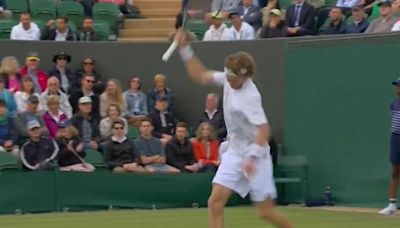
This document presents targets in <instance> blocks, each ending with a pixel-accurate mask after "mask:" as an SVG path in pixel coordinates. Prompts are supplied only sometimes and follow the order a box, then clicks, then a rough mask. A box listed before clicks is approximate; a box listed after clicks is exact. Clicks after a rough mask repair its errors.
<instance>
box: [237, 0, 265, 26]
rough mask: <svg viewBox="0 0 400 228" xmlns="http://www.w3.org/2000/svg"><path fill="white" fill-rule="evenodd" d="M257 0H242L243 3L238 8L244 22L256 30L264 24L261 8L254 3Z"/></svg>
mask: <svg viewBox="0 0 400 228" xmlns="http://www.w3.org/2000/svg"><path fill="white" fill-rule="evenodd" d="M254 1H256V0H242V4H241V5H240V6H239V7H238V8H237V9H236V11H237V12H238V13H239V14H240V17H241V18H242V19H243V21H244V22H246V23H248V24H249V25H251V26H253V28H254V31H257V30H258V29H259V28H260V27H261V24H262V21H261V19H262V14H261V9H260V7H259V6H258V5H254Z"/></svg>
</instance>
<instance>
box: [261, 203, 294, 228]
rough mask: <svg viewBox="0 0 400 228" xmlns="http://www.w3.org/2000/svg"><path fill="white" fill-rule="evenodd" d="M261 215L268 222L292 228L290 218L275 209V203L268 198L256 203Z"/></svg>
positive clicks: (281, 227) (283, 227)
mask: <svg viewBox="0 0 400 228" xmlns="http://www.w3.org/2000/svg"><path fill="white" fill-rule="evenodd" d="M255 205H256V208H257V211H258V215H259V217H260V218H261V219H262V220H264V221H267V222H270V223H272V224H273V225H275V226H276V227H279V228H292V227H293V226H292V224H291V223H290V221H289V219H287V218H286V217H285V216H283V215H281V214H280V213H278V212H276V211H275V209H274V208H275V203H274V201H273V200H271V199H268V200H265V201H263V202H257V203H255Z"/></svg>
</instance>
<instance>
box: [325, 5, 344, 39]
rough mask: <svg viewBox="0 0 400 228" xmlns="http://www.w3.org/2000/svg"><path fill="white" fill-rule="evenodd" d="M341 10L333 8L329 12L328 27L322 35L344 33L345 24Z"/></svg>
mask: <svg viewBox="0 0 400 228" xmlns="http://www.w3.org/2000/svg"><path fill="white" fill-rule="evenodd" d="M342 18H343V14H342V10H341V9H340V8H339V7H333V8H332V9H331V11H330V12H329V19H330V20H331V23H329V25H328V27H327V28H326V29H325V30H324V31H323V32H322V34H324V35H335V34H336V35H337V34H345V33H346V29H347V26H346V23H345V22H344V21H343V19H342Z"/></svg>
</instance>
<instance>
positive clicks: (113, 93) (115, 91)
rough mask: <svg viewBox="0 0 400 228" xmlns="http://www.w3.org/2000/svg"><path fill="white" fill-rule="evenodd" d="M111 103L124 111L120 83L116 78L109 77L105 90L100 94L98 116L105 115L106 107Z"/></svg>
mask: <svg viewBox="0 0 400 228" xmlns="http://www.w3.org/2000/svg"><path fill="white" fill-rule="evenodd" d="M111 104H115V105H117V106H118V107H119V109H120V111H121V113H123V112H125V107H126V104H125V99H124V96H123V95H122V88H121V83H120V82H119V81H118V80H117V79H110V80H108V82H107V87H106V90H105V91H104V92H103V93H102V94H101V95H100V116H101V117H102V118H104V117H106V116H107V109H108V107H109V106H110V105H111Z"/></svg>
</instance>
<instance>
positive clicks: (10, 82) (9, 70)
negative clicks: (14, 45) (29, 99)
mask: <svg viewBox="0 0 400 228" xmlns="http://www.w3.org/2000/svg"><path fill="white" fill-rule="evenodd" d="M0 72H1V77H2V78H3V80H4V86H5V88H6V89H8V90H9V91H10V92H11V93H15V92H17V91H19V89H20V81H21V78H22V75H21V74H20V73H19V64H18V60H17V59H16V58H15V57H14V56H7V57H4V58H3V60H2V61H1V68H0Z"/></svg>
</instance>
